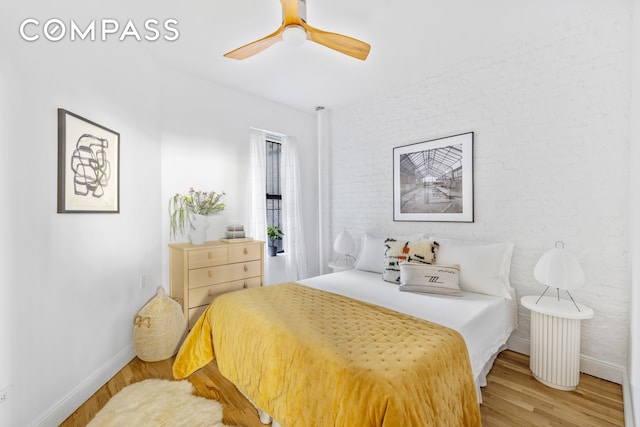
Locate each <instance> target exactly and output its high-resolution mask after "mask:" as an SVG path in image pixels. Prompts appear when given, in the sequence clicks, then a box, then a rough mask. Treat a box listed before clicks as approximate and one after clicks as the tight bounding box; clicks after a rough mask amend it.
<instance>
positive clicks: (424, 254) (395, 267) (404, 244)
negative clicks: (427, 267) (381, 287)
mask: <svg viewBox="0 0 640 427" xmlns="http://www.w3.org/2000/svg"><path fill="white" fill-rule="evenodd" d="M384 247H385V251H384V271H383V272H382V279H383V280H385V281H387V282H391V283H396V284H400V263H401V262H414V263H418V264H434V263H435V262H436V252H438V247H439V245H438V243H437V242H431V241H428V240H424V241H406V240H395V239H387V240H385V242H384Z"/></svg>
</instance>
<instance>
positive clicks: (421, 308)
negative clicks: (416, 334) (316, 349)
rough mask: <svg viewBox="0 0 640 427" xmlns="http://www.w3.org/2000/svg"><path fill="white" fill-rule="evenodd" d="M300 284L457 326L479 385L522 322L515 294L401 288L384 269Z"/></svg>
mask: <svg viewBox="0 0 640 427" xmlns="http://www.w3.org/2000/svg"><path fill="white" fill-rule="evenodd" d="M299 283H301V284H303V285H306V286H310V287H313V288H316V289H321V290H324V291H328V292H333V293H336V294H340V295H344V296H346V297H349V298H354V299H358V300H361V301H365V302H368V303H371V304H376V305H379V306H383V307H387V308H389V309H392V310H395V311H399V312H402V313H406V314H409V315H412V316H415V317H418V318H421V319H425V320H429V321H431V322H435V323H439V324H441V325H443V326H447V327H449V328H452V329H455V330H456V331H458V332H460V334H462V336H463V338H464V340H465V342H466V344H467V349H468V351H469V357H470V360H471V368H472V370H473V376H474V379H475V381H476V386H477V387H481V386H484V385H486V374H487V373H488V372H489V369H490V368H491V366H492V365H493V361H494V359H495V357H496V355H497V353H498V352H499V351H500V350H502V349H503V348H505V345H506V342H507V339H508V338H509V336H510V335H511V332H512V331H513V330H514V329H515V328H516V326H517V323H516V322H517V316H516V313H517V306H516V299H515V295H512V299H511V300H509V299H505V298H501V297H495V296H489V295H482V294H476V293H471V292H463V296H461V297H452V296H443V295H434V294H422V293H413V292H402V291H400V290H399V289H398V285H395V284H392V283H388V282H385V281H383V280H382V278H381V275H380V274H379V273H370V272H366V271H361V270H348V271H342V272H339V273H333V274H327V275H323V276H317V277H313V278H310V279H305V280H300V281H299ZM512 293H513V292H512ZM478 390H479V389H478ZM478 398H479V399H480V394H478Z"/></svg>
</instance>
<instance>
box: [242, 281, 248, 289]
mask: <svg viewBox="0 0 640 427" xmlns="http://www.w3.org/2000/svg"><path fill="white" fill-rule="evenodd" d="M243 288H245V289H247V281H246V280H245V281H244V286H243Z"/></svg>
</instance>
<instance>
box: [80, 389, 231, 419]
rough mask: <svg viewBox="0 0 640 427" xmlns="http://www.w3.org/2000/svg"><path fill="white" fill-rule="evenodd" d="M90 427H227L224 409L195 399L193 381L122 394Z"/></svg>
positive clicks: (109, 403)
mask: <svg viewBox="0 0 640 427" xmlns="http://www.w3.org/2000/svg"><path fill="white" fill-rule="evenodd" d="M88 426H89V427H112V426H113V427H116V426H117V427H127V426H131V427H152V426H153V427H159V426H166V427H227V426H225V425H224V424H222V405H221V404H220V403H219V402H217V401H215V400H211V399H205V398H204V397H199V396H195V395H193V386H192V385H191V383H190V382H189V381H186V380H184V381H169V380H159V379H150V380H144V381H141V382H138V383H135V384H131V385H129V386H127V387H125V388H123V389H122V390H120V391H119V392H118V393H117V394H116V395H115V396H113V397H112V398H111V399H109V401H108V402H107V404H106V405H105V406H104V407H103V408H102V409H101V410H100V411H99V412H98V413H97V414H96V416H95V417H94V418H93V419H92V420H91V422H90V423H89V424H88Z"/></svg>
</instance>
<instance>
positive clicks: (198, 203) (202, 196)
mask: <svg viewBox="0 0 640 427" xmlns="http://www.w3.org/2000/svg"><path fill="white" fill-rule="evenodd" d="M224 195H225V192H224V191H223V192H221V193H216V192H215V191H196V190H194V189H193V187H191V188H189V193H187V194H179V193H176V194H175V195H174V196H173V197H172V198H171V199H170V200H169V228H170V236H171V239H172V240H173V239H175V237H176V233H177V232H178V231H180V233H182V234H184V232H185V231H186V230H187V225H188V226H189V227H190V226H191V214H197V215H205V216H206V215H213V214H215V213H218V212H220V211H221V210H223V209H224V208H225V205H224V203H222V202H221V200H222V197H223V196H224Z"/></svg>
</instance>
